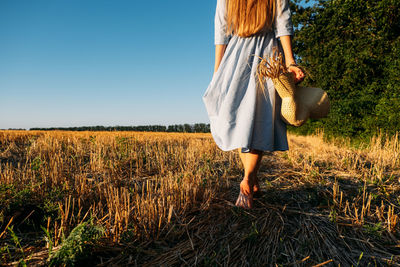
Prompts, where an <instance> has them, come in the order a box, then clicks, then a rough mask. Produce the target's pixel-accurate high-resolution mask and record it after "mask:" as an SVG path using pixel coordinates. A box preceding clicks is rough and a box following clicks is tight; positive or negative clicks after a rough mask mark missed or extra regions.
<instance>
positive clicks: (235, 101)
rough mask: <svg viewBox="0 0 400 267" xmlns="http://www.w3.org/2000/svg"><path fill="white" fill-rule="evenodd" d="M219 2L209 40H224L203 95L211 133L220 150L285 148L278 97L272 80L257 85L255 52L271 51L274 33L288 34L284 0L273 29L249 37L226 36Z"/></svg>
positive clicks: (222, 5)
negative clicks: (221, 52)
mask: <svg viewBox="0 0 400 267" xmlns="http://www.w3.org/2000/svg"><path fill="white" fill-rule="evenodd" d="M225 1H226V0H217V8H216V13H215V44H216V45H217V44H227V47H226V50H225V53H224V56H223V58H222V60H221V63H220V66H219V68H218V70H217V72H216V73H215V74H214V76H213V77H212V80H211V82H210V84H209V86H208V88H207V90H206V91H205V93H204V95H203V102H204V104H205V107H206V110H207V113H208V116H209V119H210V128H211V134H212V136H213V138H214V140H215V143H216V144H217V146H218V147H219V148H220V149H222V150H223V151H230V150H233V149H237V148H247V149H258V150H261V151H276V150H288V142H287V136H286V124H285V123H284V122H283V121H282V119H281V117H280V107H281V99H280V97H279V95H278V94H277V93H276V91H275V88H274V85H273V83H272V80H270V79H268V80H267V81H266V86H265V89H264V90H265V94H264V93H263V92H262V90H261V89H260V88H257V77H256V70H257V64H258V63H259V62H260V59H259V57H264V56H266V55H271V54H272V49H273V47H277V46H278V40H277V38H278V37H280V36H283V35H293V25H292V21H291V13H290V9H289V2H288V1H289V0H277V2H278V3H277V11H276V17H275V20H274V25H273V30H271V31H269V32H266V33H264V34H257V35H254V36H251V37H246V38H243V37H238V36H236V35H232V36H226V34H225V28H226V19H225V18H226V13H225ZM258 56H259V57H258Z"/></svg>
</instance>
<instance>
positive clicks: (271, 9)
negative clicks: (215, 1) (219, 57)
mask: <svg viewBox="0 0 400 267" xmlns="http://www.w3.org/2000/svg"><path fill="white" fill-rule="evenodd" d="M275 1H276V0H226V10H227V33H228V34H236V35H238V36H240V37H249V36H252V35H254V34H257V33H259V32H262V31H264V30H270V29H271V28H272V24H273V22H274V18H275V12H276V4H275Z"/></svg>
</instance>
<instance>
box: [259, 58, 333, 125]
mask: <svg viewBox="0 0 400 267" xmlns="http://www.w3.org/2000/svg"><path fill="white" fill-rule="evenodd" d="M257 75H258V79H259V84H260V85H265V83H264V81H265V79H266V78H271V79H272V82H273V83H274V86H275V89H276V91H277V92H278V94H279V96H280V97H281V98H282V106H281V117H282V119H283V120H284V121H285V122H286V123H288V124H291V125H293V126H301V125H303V124H304V123H305V122H306V121H307V119H308V118H312V119H319V118H323V117H326V116H327V115H328V113H329V110H330V102H329V97H328V94H327V93H326V92H325V91H324V90H322V89H321V88H315V87H302V86H297V85H296V84H295V83H294V74H293V73H292V72H288V69H287V68H286V66H285V65H284V64H283V57H282V54H281V53H279V54H278V55H277V52H274V54H273V56H272V57H270V58H269V62H268V61H267V58H262V60H261V62H260V63H259V65H258V68H257ZM263 92H264V91H263ZM264 93H265V92H264Z"/></svg>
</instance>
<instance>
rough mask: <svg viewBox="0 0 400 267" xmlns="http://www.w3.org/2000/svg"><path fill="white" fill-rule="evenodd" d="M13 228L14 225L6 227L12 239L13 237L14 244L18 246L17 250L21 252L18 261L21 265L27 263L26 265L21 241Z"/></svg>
mask: <svg viewBox="0 0 400 267" xmlns="http://www.w3.org/2000/svg"><path fill="white" fill-rule="evenodd" d="M13 228H14V226H11V227H8V231H9V232H10V234H11V237H12V239H13V241H14V243H15V245H16V246H17V247H18V248H19V250H20V251H21V253H22V259H21V260H20V261H19V263H20V264H21V265H22V266H27V265H26V262H25V253H24V249H23V248H22V246H21V243H20V242H19V239H18V236H17V235H16V234H15V232H14V230H13Z"/></svg>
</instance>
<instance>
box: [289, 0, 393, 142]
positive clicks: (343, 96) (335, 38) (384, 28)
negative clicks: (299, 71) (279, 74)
mask: <svg viewBox="0 0 400 267" xmlns="http://www.w3.org/2000/svg"><path fill="white" fill-rule="evenodd" d="M299 2H300V1H299V0H295V4H293V5H292V11H293V23H294V25H295V27H296V33H295V38H294V52H295V54H296V55H297V56H298V59H299V60H298V61H299V63H300V64H301V65H303V66H305V67H306V69H307V70H308V71H309V72H310V73H311V74H312V76H313V80H312V79H310V77H308V78H307V79H306V80H305V84H307V85H312V86H318V87H322V88H324V89H325V90H327V92H328V94H329V96H330V99H331V105H332V109H331V113H330V114H329V116H328V118H326V119H323V120H318V121H315V122H312V121H311V122H310V123H308V124H307V125H305V126H303V127H301V128H303V129H298V131H300V132H310V131H313V130H315V129H316V128H318V127H320V128H323V129H324V130H325V132H326V133H329V134H333V135H342V136H348V137H356V136H361V137H368V136H371V135H373V134H375V133H377V132H378V130H379V129H381V130H383V131H385V132H388V133H390V134H394V133H395V132H396V131H399V130H400V118H399V115H398V113H399V111H400V1H398V0H381V1H375V0H353V1H348V0H320V1H319V2H318V3H317V4H316V5H314V6H313V7H308V8H302V7H301V6H300V5H299ZM296 130H297V129H296Z"/></svg>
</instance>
